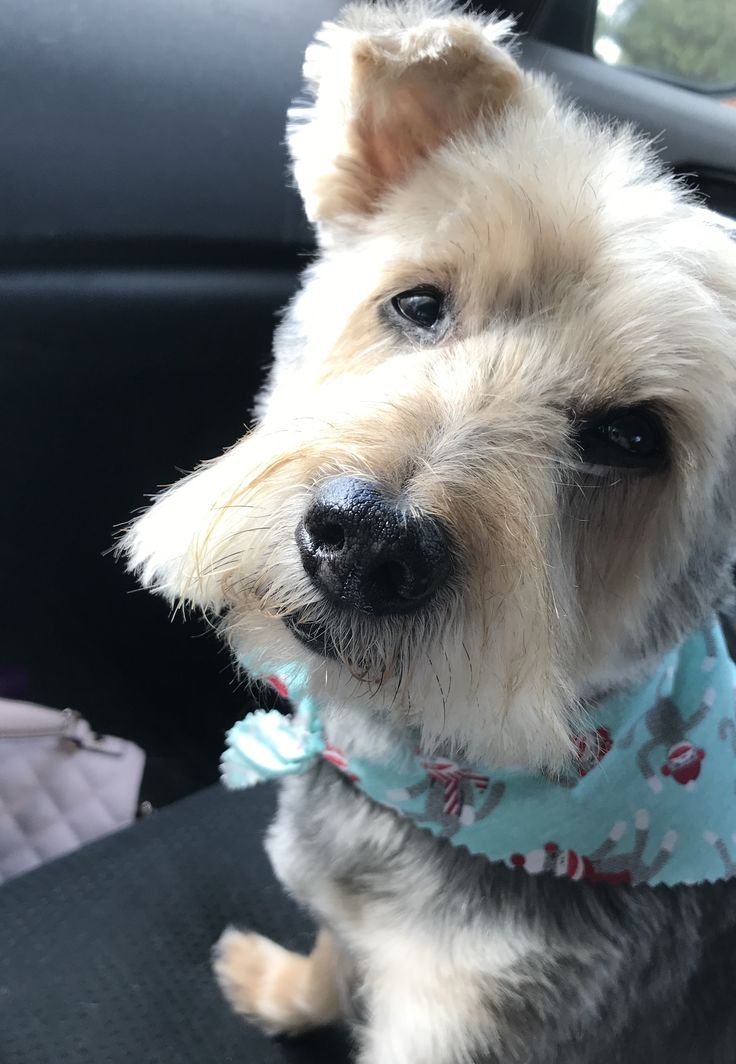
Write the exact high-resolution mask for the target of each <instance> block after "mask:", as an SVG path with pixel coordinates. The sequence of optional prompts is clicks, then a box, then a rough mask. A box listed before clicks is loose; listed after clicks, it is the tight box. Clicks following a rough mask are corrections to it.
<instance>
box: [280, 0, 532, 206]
mask: <svg viewBox="0 0 736 1064" xmlns="http://www.w3.org/2000/svg"><path fill="white" fill-rule="evenodd" d="M509 28H510V26H509V23H508V22H499V21H497V20H492V19H491V20H489V19H486V18H481V17H479V16H471V15H466V14H461V13H459V12H454V11H453V10H452V7H451V6H450V5H449V4H447V3H445V2H443V0H439V2H438V0H420V2H419V3H404V4H402V5H401V6H396V7H394V6H393V5H385V4H380V3H379V4H376V5H375V6H371V5H368V4H365V5H363V4H360V5H355V6H351V7H349V8H346V9H345V11H344V12H343V14H342V16H341V19H340V21H339V22H336V23H332V22H327V23H325V24H324V25H323V26H322V28H321V30H320V31H319V33H318V34H317V36H316V38H315V41H314V43H313V44H311V45H310V46H309V48H308V49H307V53H306V60H305V64H304V74H305V78H306V81H307V86H308V89H309V90H310V91H311V94H312V95H313V97H314V102H313V104H312V105H311V106H306V107H294V108H293V109H292V111H291V112H290V115H289V119H290V120H289V126H288V130H287V138H288V144H289V149H290V152H291V157H292V160H293V164H294V175H295V178H296V182H297V185H298V187H299V190H300V192H301V194H302V198H303V200H304V204H305V207H306V210H307V214H308V216H309V218H310V220H311V221H313V222H315V223H318V224H321V223H326V222H330V221H332V220H334V219H338V218H341V217H343V216H349V215H353V216H354V215H366V214H370V213H372V212H373V211H374V210H375V209H376V207H377V205H378V203H379V202H380V199H381V197H382V196H383V195H384V194H385V193H386V192H387V191H388V190H389V189H391V188H392V187H393V186H395V185H397V184H399V183H400V182H401V181H402V180H403V179H404V178H405V177H406V176H407V175H408V174H409V173H410V172H411V171H412V169H413V168H414V167H415V166H417V165H418V164H419V163H420V161H421V160H422V159H424V158H425V157H426V156H427V155H429V154H430V153H431V152H432V151H434V150H435V149H436V148H438V147H440V145H442V144H443V143H445V142H446V141H448V140H450V139H451V138H452V137H455V136H461V135H462V134H464V133H466V132H467V131H468V130H469V129H471V128H472V127H473V126H474V125H475V124H476V123H478V122H479V121H482V120H486V121H492V120H493V118H494V116H495V115H497V114H498V113H499V111H501V110H502V109H503V108H504V107H505V106H506V105H507V104H508V103H509V102H510V101H511V100H512V98H513V97H514V96H515V95H516V94H517V93H518V92H519V91H520V89H521V85H522V73H521V70H520V69H519V67H518V66H517V64H516V63H515V61H514V60H513V59H512V58H511V56H510V54H509V53H508V52H507V51H506V50H505V49H504V48H502V47H499V42H500V41H502V40H503V39H504V37H505V36H506V35H507V34H508V31H509Z"/></svg>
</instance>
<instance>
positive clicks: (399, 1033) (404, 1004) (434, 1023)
mask: <svg viewBox="0 0 736 1064" xmlns="http://www.w3.org/2000/svg"><path fill="white" fill-rule="evenodd" d="M396 937H397V941H396V949H395V951H393V950H392V951H391V953H392V954H393V955H392V956H389V957H386V958H383V961H382V962H379V963H377V964H369V967H368V968H367V970H365V972H364V982H363V987H362V999H363V1000H362V1004H363V1012H364V1026H363V1028H362V1037H361V1052H360V1056H359V1058H358V1059H359V1064H470V1062H471V1061H475V1060H477V1059H478V1055H479V1054H482V1055H483V1059H484V1060H485V1059H487V1056H486V1054H487V1052H488V1047H489V1046H490V1045H491V1044H493V1042H494V1034H495V1032H494V1030H493V1021H492V1014H491V1012H490V1010H489V999H488V991H489V989H490V988H489V987H488V985H487V983H486V982H485V980H483V979H482V978H480V979H479V978H478V973H477V972H471V971H467V970H464V969H463V968H461V967H459V966H457V965H456V964H454V963H452V962H451V961H449V960H447V959H445V958H443V957H441V956H434V957H431V958H430V957H429V956H427V954H426V952H425V951H424V950H420V951H419V952H415V951H413V950H412V944H411V942H410V941H406V940H405V939H402V936H401V935H400V934H398V935H397V936H396Z"/></svg>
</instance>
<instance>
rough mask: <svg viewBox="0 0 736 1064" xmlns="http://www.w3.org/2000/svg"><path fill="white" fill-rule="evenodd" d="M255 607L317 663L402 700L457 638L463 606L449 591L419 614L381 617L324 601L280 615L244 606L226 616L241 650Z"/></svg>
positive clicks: (229, 631)
mask: <svg viewBox="0 0 736 1064" xmlns="http://www.w3.org/2000/svg"><path fill="white" fill-rule="evenodd" d="M254 608H255V609H256V611H257V615H259V616H261V617H262V616H264V615H266V616H268V617H269V619H276V620H279V621H280V622H281V623H282V625H283V627H284V628H285V629H286V631H287V632H288V633H289V635H290V636H291V637H292V638H293V639H294V640H295V642H296V644H297V646H298V648H299V649H301V648H306V650H307V651H309V652H310V657H311V658H313V660H314V663H315V664H318V663H319V662H320V661H329V662H330V663H333V664H334V665H336V666H338V667H339V668H341V669H343V670H345V672H346V673H347V674H349V676H350V677H351V678H352V679H353V680H356V681H358V682H359V683H361V684H365V685H366V686H367V687H369V688H371V689H372V690H373V691H375V690H377V689H378V688H381V687H384V686H387V687H388V686H392V687H393V690H394V694H393V700H396V699H397V698H398V697H399V696H400V694H401V692H402V690H403V688H404V687H406V686H408V685H409V684H410V683H411V679H412V675H413V673H414V671H415V670H416V669H422V668H426V669H433V665H432V653H433V651H432V648H437V647H439V646H441V645H442V644H443V642H445V640H451V639H453V638H455V636H454V634H453V629H454V628H455V624H454V623H453V618H454V617H456V615H457V612H458V610H459V604H458V601H457V596H456V595H455V593H454V592H452V591H447V592H445V593H443V594H442V595H440V596H438V599H437V601H435V602H434V603H432V605H431V606H429V607H426V608H424V609H423V610H422V611H421V612H420V613H417V614H415V615H411V616H406V615H402V616H387V617H375V616H370V615H363V614H360V613H357V612H354V611H350V610H344V609H341V608H338V607H335V606H333V605H331V604H330V603H327V602H324V601H320V600H319V599H315V600H314V601H312V602H310V603H308V604H307V605H299V606H297V607H296V608H294V609H289V608H288V606H286V607H285V608H284V609H282V610H280V611H277V612H274V611H273V610H268V611H264V610H263V605H262V603H254V602H250V603H245V604H242V603H241V604H238V605H234V606H233V607H232V608H231V609H230V610H229V611H228V613H227V615H226V616H225V617H224V618H223V634H224V635H225V636H226V637H227V638H228V640H229V642H230V643H231V644H233V645H235V646H237V644H238V643H239V642H241V641H242V638H243V633H245V632H248V631H250V630H252V627H253V622H252V613H253V610H254ZM295 649H296V647H295ZM435 653H436V650H435Z"/></svg>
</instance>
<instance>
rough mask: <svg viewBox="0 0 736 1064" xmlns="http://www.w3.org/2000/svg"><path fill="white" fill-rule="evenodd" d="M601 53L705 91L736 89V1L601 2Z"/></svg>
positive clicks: (598, 34)
mask: <svg viewBox="0 0 736 1064" xmlns="http://www.w3.org/2000/svg"><path fill="white" fill-rule="evenodd" d="M601 38H603V39H604V41H603V46H602V47H601ZM610 42H615V43H614V45H611V44H610ZM606 45H608V53H607V54H606ZM615 46H618V48H619V49H620V53H618V52H617V50H616V48H615ZM596 52H597V53H598V54H599V55H600V56H601V57H602V58H604V59H606V60H607V61H611V58H612V59H613V60H614V61H615V62H617V63H620V64H624V65H626V66H635V67H640V68H642V69H644V70H651V71H654V72H656V73H660V74H664V75H666V76H670V77H674V78H679V79H682V80H683V81H690V82H694V83H697V84H698V85H701V86H703V87H704V88H705V87H711V88H721V87H723V88H728V87H731V86H734V85H736V0H620V2H617V0H599V11H598V17H597V20H596ZM609 56H610V57H611V58H609Z"/></svg>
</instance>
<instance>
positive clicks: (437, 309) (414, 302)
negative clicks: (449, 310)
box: [391, 285, 444, 329]
mask: <svg viewBox="0 0 736 1064" xmlns="http://www.w3.org/2000/svg"><path fill="white" fill-rule="evenodd" d="M443 302H444V297H443V295H442V293H441V292H440V291H439V290H438V289H437V288H432V287H430V286H429V285H422V286H421V287H420V288H411V289H409V291H408V292H400V293H399V295H397V296H394V298H393V299H392V300H391V305H392V306H393V308H394V310H396V311H398V313H399V314H400V315H401V317H402V318H406V320H407V321H411V322H413V323H414V325H419V326H420V327H421V328H422V329H432V328H434V326H435V325H436V324H437V322H438V321H439V320H440V318H441V317H442V305H443Z"/></svg>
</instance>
